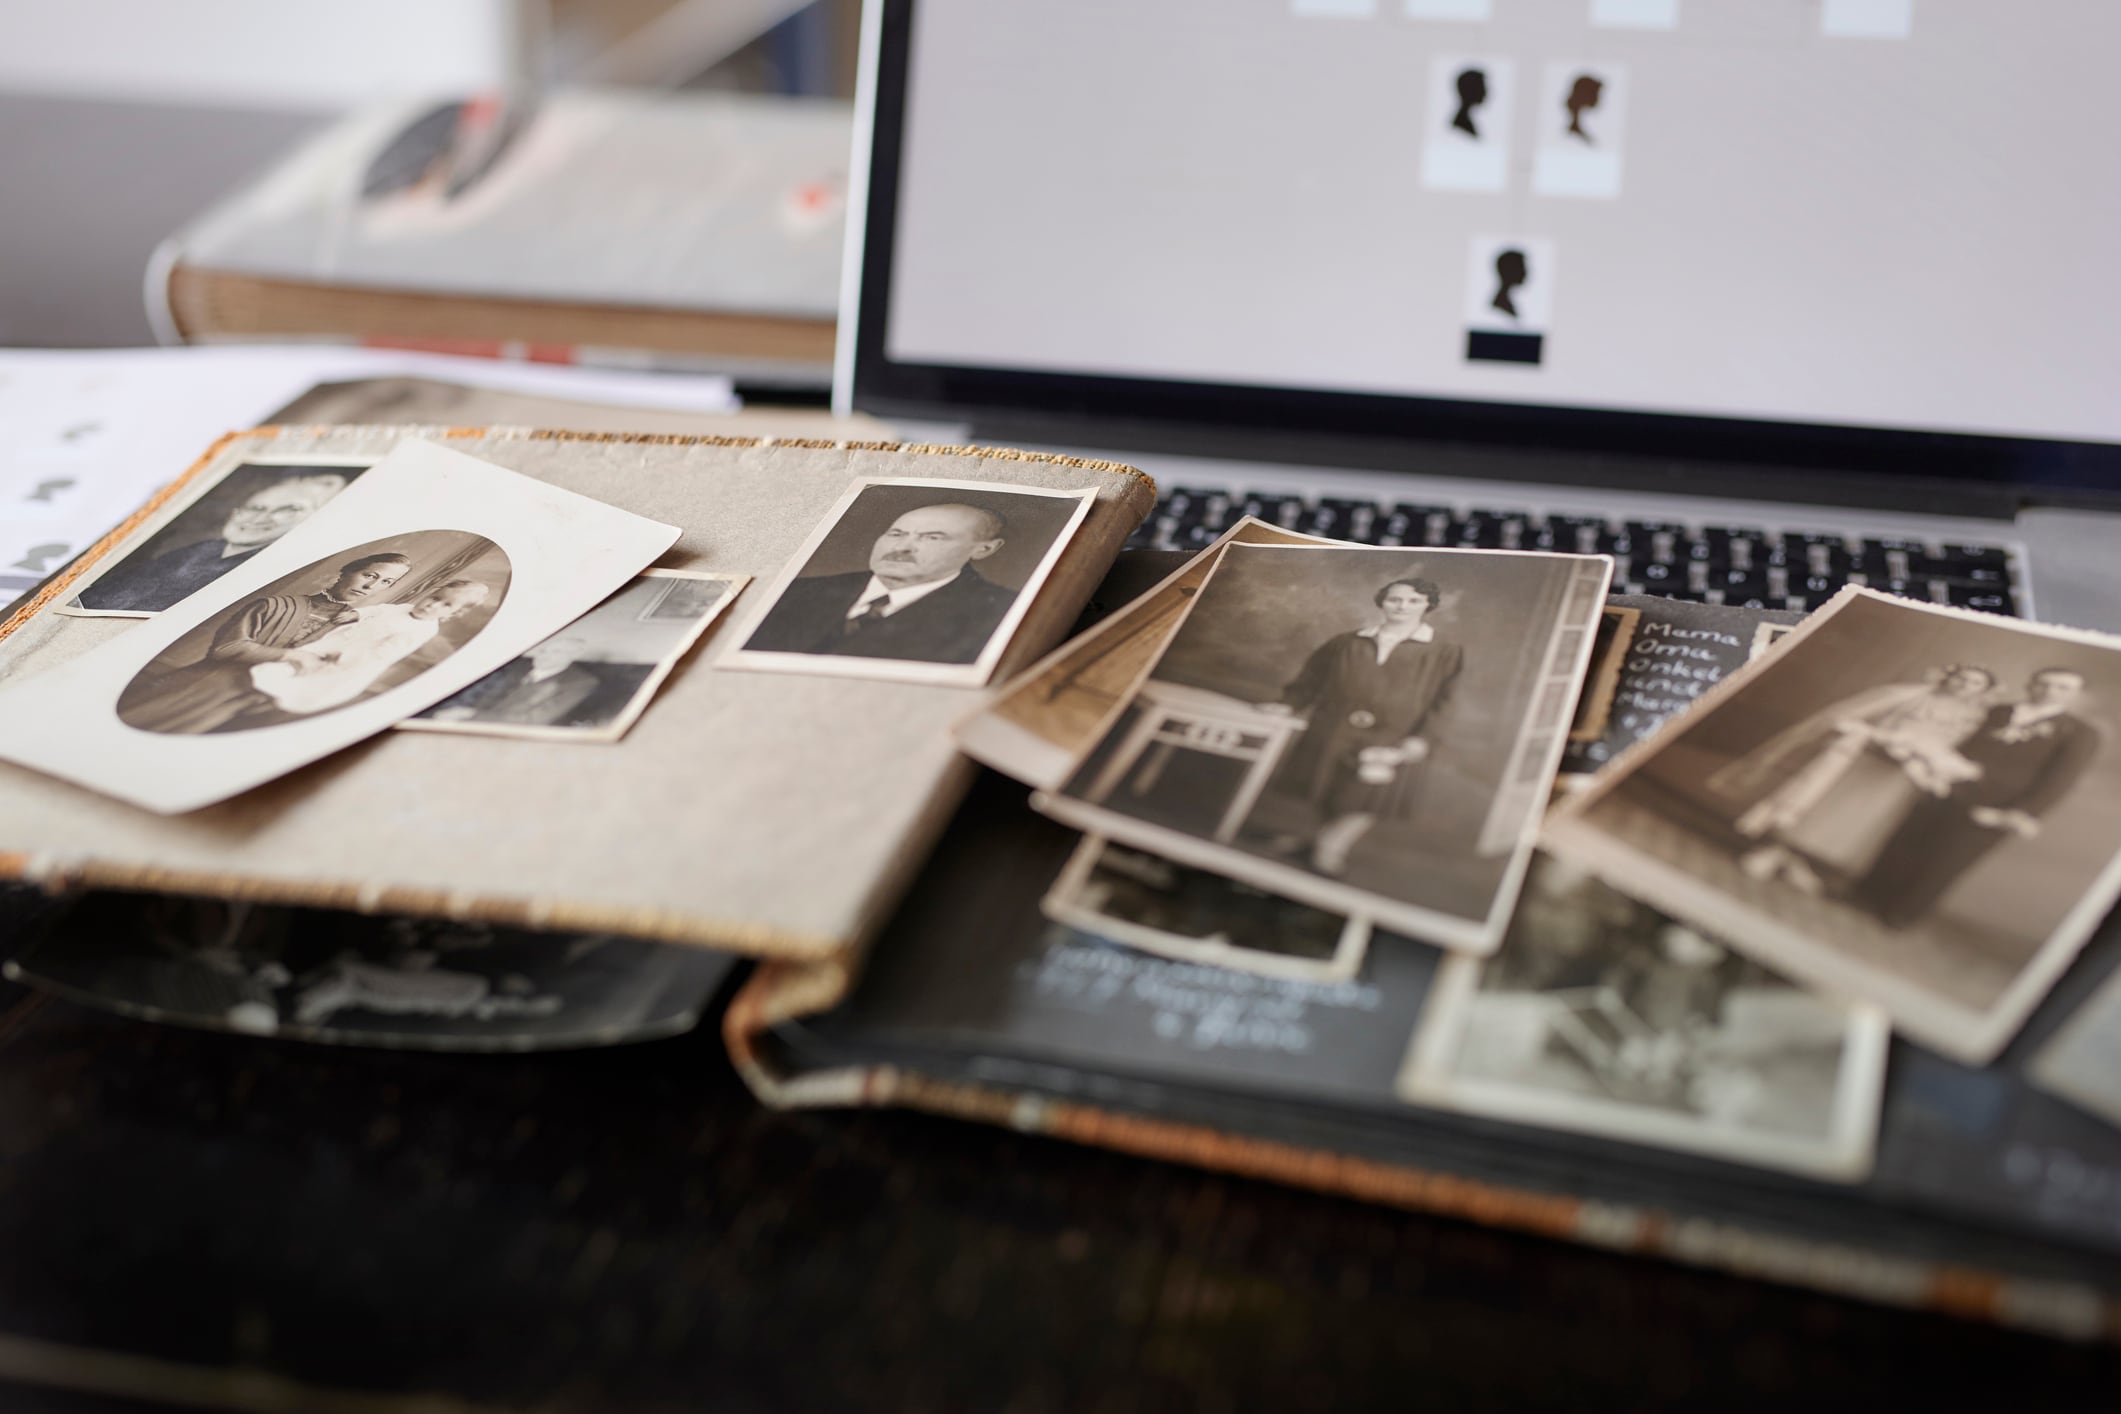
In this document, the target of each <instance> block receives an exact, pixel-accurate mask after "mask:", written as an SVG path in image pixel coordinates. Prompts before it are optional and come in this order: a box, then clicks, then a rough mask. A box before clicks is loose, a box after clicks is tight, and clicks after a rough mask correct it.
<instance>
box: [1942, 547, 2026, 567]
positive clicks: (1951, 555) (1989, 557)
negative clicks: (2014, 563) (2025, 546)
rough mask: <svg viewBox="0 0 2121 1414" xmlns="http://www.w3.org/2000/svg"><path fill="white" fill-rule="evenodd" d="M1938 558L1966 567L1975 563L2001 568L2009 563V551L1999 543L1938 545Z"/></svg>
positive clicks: (1950, 563) (1975, 564)
mask: <svg viewBox="0 0 2121 1414" xmlns="http://www.w3.org/2000/svg"><path fill="white" fill-rule="evenodd" d="M1938 558H1939V559H1941V560H1942V561H1944V563H1946V564H1949V565H1957V566H1961V567H1963V568H1968V569H1971V568H1973V567H1974V566H1977V565H1982V566H1988V567H1991V568H1994V569H2001V568H2003V567H2004V565H2006V564H2007V563H2009V560H2010V553H2009V552H2008V551H2006V550H2005V549H2004V548H2003V547H2002V546H2001V545H1965V544H1960V545H1940V546H1939V547H1938Z"/></svg>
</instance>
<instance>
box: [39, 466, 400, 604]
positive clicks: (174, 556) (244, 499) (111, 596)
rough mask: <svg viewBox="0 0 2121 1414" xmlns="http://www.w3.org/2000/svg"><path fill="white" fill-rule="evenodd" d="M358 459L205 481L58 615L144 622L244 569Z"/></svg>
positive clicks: (347, 479) (349, 475) (239, 472)
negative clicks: (240, 567) (152, 615)
mask: <svg viewBox="0 0 2121 1414" xmlns="http://www.w3.org/2000/svg"><path fill="white" fill-rule="evenodd" d="M368 466H369V462H368V461H367V460H366V459H361V460H345V459H338V460H335V459H332V458H329V457H321V458H308V459H302V460H296V461H279V460H269V461H268V460H258V459H249V460H244V461H238V462H235V463H234V464H232V465H231V466H229V467H228V468H227V469H226V470H224V471H222V472H220V473H219V474H218V475H211V476H210V477H209V478H207V479H206V481H205V484H204V486H203V487H202V488H201V489H200V490H199V491H198V493H197V494H196V495H194V496H192V497H190V498H189V499H188V500H186V501H185V502H184V503H183V504H182V505H181V506H180V507H179V508H177V509H176V510H174V511H165V512H164V513H162V514H161V515H159V516H158V517H156V519H155V520H154V521H152V522H150V523H149V524H148V525H147V526H144V527H142V530H143V532H144V533H143V534H141V535H139V536H137V537H135V538H134V540H132V541H131V542H130V543H128V544H127V545H125V546H124V547H122V548H121V549H120V550H118V551H117V553H116V554H115V555H114V556H113V557H112V558H111V560H110V561H109V563H108V564H107V565H106V566H105V567H104V568H103V569H102V570H101V571H100V572H99V573H97V574H96V576H95V577H94V578H93V579H91V580H89V581H88V583H87V584H86V585H85V586H84V587H82V588H81V589H80V590H78V591H77V592H76V593H75V595H74V597H73V599H72V600H71V601H69V602H68V604H67V605H66V607H65V609H64V611H63V612H66V613H69V614H76V615H79V616H82V617H91V618H94V617H105V616H108V617H113V618H144V617H146V616H147V615H149V614H158V613H160V612H161V611H162V610H164V609H167V608H168V607H170V605H172V604H174V603H176V602H177V601H178V600H179V599H182V598H184V597H186V596H187V595H190V594H193V593H196V592H197V591H198V590H201V589H204V588H205V587H206V586H207V585H209V584H212V583H213V582H214V581H215V580H217V579H219V578H220V577H221V576H222V575H224V574H227V573H228V572H229V571H230V570H232V569H235V568H236V567H237V566H239V565H242V564H245V563H247V562H248V561H249V560H250V559H251V558H252V557H253V556H255V555H256V554H257V553H258V552H259V551H260V550H263V549H264V548H265V547H266V546H268V545H270V544H272V543H273V542H274V541H276V540H278V539H279V538H280V537H281V536H283V535H285V534H286V533H287V532H288V531H290V530H293V529H294V528H295V527H296V526H298V525H300V524H301V523H302V522H303V521H306V520H308V519H309V518H310V517H311V516H312V515H314V514H316V513H317V512H318V511H319V510H321V509H323V508H324V506H325V505H326V504H327V503H328V502H330V500H331V499H332V497H334V496H336V495H338V494H339V493H340V492H341V491H344V490H345V489H346V488H347V486H349V485H350V484H352V482H353V481H354V479H355V478H356V477H358V476H360V475H361V473H362V472H363V471H365V470H367V469H368Z"/></svg>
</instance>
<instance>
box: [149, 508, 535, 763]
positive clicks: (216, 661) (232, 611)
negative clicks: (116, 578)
mask: <svg viewBox="0 0 2121 1414" xmlns="http://www.w3.org/2000/svg"><path fill="white" fill-rule="evenodd" d="M509 577H510V567H509V562H508V556H507V554H506V552H504V551H503V550H502V549H501V547H500V546H498V545H496V544H495V543H494V542H493V541H491V540H488V539H487V538H485V537H484V536H481V535H473V534H471V533H470V532H468V531H462V530H419V531H411V532H407V533H405V534H400V535H393V536H390V537H387V538H385V539H382V540H372V541H369V542H368V543H367V544H364V545H355V546H352V547H350V548H348V549H345V550H340V551H337V552H335V553H333V554H330V555H327V556H325V557H324V558H322V559H319V560H315V561H313V562H311V563H310V564H308V565H306V566H304V567H303V568H302V569H300V570H298V571H296V572H295V573H293V574H290V575H286V576H284V577H283V578H280V579H277V580H274V581H273V582H272V583H270V584H268V585H266V586H265V587H264V588H263V589H262V590H260V591H259V592H258V593H257V594H256V595H254V596H252V597H250V598H248V599H244V600H242V601H241V602H239V603H236V604H233V605H231V606H229V607H228V608H226V609H224V610H222V611H221V612H220V613H217V614H214V615H212V616H211V617H209V618H207V619H206V620H205V621H204V622H202V623H200V624H199V625H198V626H197V627H196V628H194V629H192V630H191V631H190V632H189V633H186V634H185V635H184V636H183V637H181V638H179V639H177V640H176V641H175V642H174V643H172V644H171V645H170V646H169V647H168V648H167V649H165V650H163V651H162V652H161V653H158V654H156V655H155V657H154V658H152V659H150V660H149V661H148V663H147V665H146V666H145V667H143V668H141V669H140V671H139V672H138V673H137V674H135V675H134V677H133V679H132V681H130V682H129V683H127V684H126V686H125V689H124V691H123V692H122V693H120V694H119V697H118V708H117V711H118V720H119V721H121V722H123V723H125V725H127V726H129V727H132V728H134V729H136V730H139V731H144V732H155V733H159V734H162V735H169V736H198V735H203V734H206V733H226V732H242V731H254V730H257V729H259V728H263V727H273V726H280V725H283V724H285V723H288V722H298V721H306V720H309V719H311V718H313V717H317V716H320V715H322V714H324V713H328V712H333V711H337V710H338V709H340V708H343V707H348V706H351V705H353V704H355V703H358V702H365V701H367V700H369V699H370V698H373V697H375V696H377V695H378V694H380V693H384V692H388V691H389V690H390V689H392V688H394V687H397V686H399V685H400V684H402V683H406V682H410V681H412V680H413V679H414V678H416V677H418V676H419V675H420V674H422V673H424V672H426V671H427V670H428V669H430V668H432V667H434V666H435V665H436V664H438V663H440V662H442V661H444V660H445V659H447V658H448V657H449V656H450V655H451V654H453V653H455V652H456V651H457V650H458V649H459V648H462V647H463V646H464V645H465V644H467V643H469V642H470V641H471V640H472V639H473V638H474V637H476V636H477V635H478V633H479V631H480V630H481V629H483V628H485V626H486V625H487V623H488V622H489V621H490V620H491V619H492V618H493V615H494V611H495V610H497V609H499V608H500V607H501V601H502V600H503V599H504V598H505V597H506V596H507V593H508V582H509Z"/></svg>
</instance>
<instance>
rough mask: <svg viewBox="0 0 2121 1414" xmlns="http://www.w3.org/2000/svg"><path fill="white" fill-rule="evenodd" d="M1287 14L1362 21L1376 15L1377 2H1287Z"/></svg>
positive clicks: (1359, 0)
mask: <svg viewBox="0 0 2121 1414" xmlns="http://www.w3.org/2000/svg"><path fill="white" fill-rule="evenodd" d="M1289 13H1290V14H1292V15H1296V16H1298V17H1300V18H1305V19H1339V20H1364V19H1368V18H1370V17H1371V16H1372V15H1375V14H1376V13H1377V0H1289Z"/></svg>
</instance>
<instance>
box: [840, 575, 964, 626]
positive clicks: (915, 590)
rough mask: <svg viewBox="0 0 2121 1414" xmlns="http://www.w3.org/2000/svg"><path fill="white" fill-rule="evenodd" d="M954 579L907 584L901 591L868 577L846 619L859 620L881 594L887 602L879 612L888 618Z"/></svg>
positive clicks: (874, 577)
mask: <svg viewBox="0 0 2121 1414" xmlns="http://www.w3.org/2000/svg"><path fill="white" fill-rule="evenodd" d="M963 573H964V571H963V570H959V571H958V574H963ZM956 578H957V575H955V574H953V575H945V576H944V577H943V578H941V579H931V580H929V581H928V582H927V583H926V584H909V585H906V586H905V587H904V588H902V589H893V588H892V587H891V586H890V585H888V584H886V583H884V581H882V580H881V579H878V578H877V577H876V576H875V575H870V576H869V583H868V584H866V585H864V586H863V587H862V592H861V593H860V594H857V595H856V596H855V598H854V603H853V604H852V605H850V606H849V607H848V609H847V617H848V618H850V619H858V618H860V617H861V616H862V612H863V610H864V609H865V608H866V607H867V606H868V605H869V604H870V603H871V602H872V601H874V600H875V599H876V597H877V596H878V595H880V594H881V595H884V596H886V597H887V599H888V601H889V602H887V603H886V604H885V605H884V607H883V608H882V609H881V610H879V612H880V613H882V614H883V615H884V617H885V618H889V617H891V615H893V614H895V613H897V612H898V611H899V610H901V609H903V608H905V607H906V606H907V605H908V604H911V603H912V602H913V601H914V600H916V599H925V598H927V597H928V596H929V595H930V594H933V593H934V592H935V591H936V590H938V589H941V588H942V587H943V586H944V585H946V584H948V583H950V581H951V580H954V579H956Z"/></svg>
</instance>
